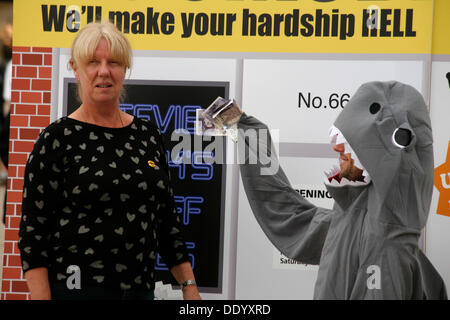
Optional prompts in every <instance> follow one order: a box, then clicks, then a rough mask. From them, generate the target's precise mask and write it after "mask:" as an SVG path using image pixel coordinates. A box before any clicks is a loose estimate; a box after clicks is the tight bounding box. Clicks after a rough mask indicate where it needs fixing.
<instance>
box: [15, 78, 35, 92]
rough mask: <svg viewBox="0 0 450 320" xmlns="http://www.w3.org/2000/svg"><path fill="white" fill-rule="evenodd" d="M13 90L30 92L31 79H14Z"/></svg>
mask: <svg viewBox="0 0 450 320" xmlns="http://www.w3.org/2000/svg"><path fill="white" fill-rule="evenodd" d="M11 90H30V80H29V79H12V81H11Z"/></svg>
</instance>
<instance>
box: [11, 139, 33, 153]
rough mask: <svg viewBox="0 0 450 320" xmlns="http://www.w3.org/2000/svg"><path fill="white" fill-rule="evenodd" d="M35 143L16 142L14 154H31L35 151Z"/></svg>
mask: <svg viewBox="0 0 450 320" xmlns="http://www.w3.org/2000/svg"><path fill="white" fill-rule="evenodd" d="M33 147H34V141H21V140H15V141H14V149H13V151H14V152H27V153H30V152H31V151H32V150H33Z"/></svg>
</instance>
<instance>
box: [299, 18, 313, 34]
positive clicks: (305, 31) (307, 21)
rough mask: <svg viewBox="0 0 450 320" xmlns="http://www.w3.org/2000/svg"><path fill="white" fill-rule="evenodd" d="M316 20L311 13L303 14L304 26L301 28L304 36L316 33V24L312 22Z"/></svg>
mask: <svg viewBox="0 0 450 320" xmlns="http://www.w3.org/2000/svg"><path fill="white" fill-rule="evenodd" d="M310 21H314V17H313V16H312V15H311V14H303V15H302V21H301V22H302V26H303V27H304V28H302V29H300V34H301V35H302V36H304V37H311V36H312V35H313V33H314V26H313V25H312V24H311V23H310Z"/></svg>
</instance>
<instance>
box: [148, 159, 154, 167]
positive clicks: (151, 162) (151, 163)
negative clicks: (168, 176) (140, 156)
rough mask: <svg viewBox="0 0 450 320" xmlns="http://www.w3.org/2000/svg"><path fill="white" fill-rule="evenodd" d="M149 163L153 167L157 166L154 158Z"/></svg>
mask: <svg viewBox="0 0 450 320" xmlns="http://www.w3.org/2000/svg"><path fill="white" fill-rule="evenodd" d="M148 165H149V166H150V167H152V168H154V167H156V164H155V163H154V162H153V161H152V160H148Z"/></svg>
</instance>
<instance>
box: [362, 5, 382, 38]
mask: <svg viewBox="0 0 450 320" xmlns="http://www.w3.org/2000/svg"><path fill="white" fill-rule="evenodd" d="M378 15H379V12H378V10H375V9H374V10H370V11H369V10H368V9H364V10H363V21H362V28H363V29H362V36H363V37H376V36H377V34H378ZM369 30H370V35H369Z"/></svg>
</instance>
